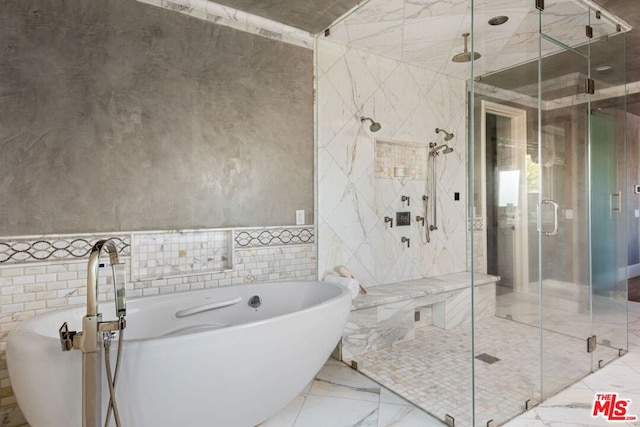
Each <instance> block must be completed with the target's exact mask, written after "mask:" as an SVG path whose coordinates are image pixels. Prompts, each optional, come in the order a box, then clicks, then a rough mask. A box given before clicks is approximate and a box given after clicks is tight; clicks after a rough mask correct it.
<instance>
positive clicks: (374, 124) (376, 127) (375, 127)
mask: <svg viewBox="0 0 640 427" xmlns="http://www.w3.org/2000/svg"><path fill="white" fill-rule="evenodd" d="M367 120H369V121H370V122H371V126H369V130H370V131H371V132H378V131H379V130H380V129H381V128H382V125H381V124H380V123H378V122H376V121H374V120H373V119H370V118H369V117H364V116H362V117H360V121H361V122H362V123H364V122H366V121H367Z"/></svg>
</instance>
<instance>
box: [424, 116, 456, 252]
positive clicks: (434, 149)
mask: <svg viewBox="0 0 640 427" xmlns="http://www.w3.org/2000/svg"><path fill="white" fill-rule="evenodd" d="M438 131H443V132H445V133H446V134H447V136H446V137H445V140H447V138H448V137H449V135H451V138H453V134H450V133H449V132H447V131H445V130H443V129H436V132H438ZM451 138H449V139H451ZM453 151H454V150H453V148H452V147H449V146H448V145H447V144H440V145H438V144H437V143H435V142H430V143H429V159H428V160H427V161H428V162H429V163H428V164H427V166H428V168H429V172H431V176H430V177H429V181H430V184H431V189H430V192H429V196H427V195H424V196H422V201H423V202H424V222H423V224H422V225H423V227H424V234H425V239H426V242H425V243H429V242H431V234H430V232H431V231H435V230H437V229H438V216H437V212H436V208H437V204H436V200H437V198H438V186H437V185H436V157H438V156H439V155H440V154H449V153H453ZM429 172H427V175H429ZM429 197H431V204H429ZM429 208H431V224H429Z"/></svg>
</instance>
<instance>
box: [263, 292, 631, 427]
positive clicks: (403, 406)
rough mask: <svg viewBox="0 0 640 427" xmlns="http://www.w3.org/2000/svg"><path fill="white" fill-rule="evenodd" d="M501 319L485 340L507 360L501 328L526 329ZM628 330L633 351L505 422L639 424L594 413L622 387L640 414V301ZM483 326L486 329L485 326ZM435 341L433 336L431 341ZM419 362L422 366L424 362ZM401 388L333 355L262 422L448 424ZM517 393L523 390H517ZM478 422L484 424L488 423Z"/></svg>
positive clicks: (363, 426) (418, 390)
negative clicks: (600, 400) (598, 402)
mask: <svg viewBox="0 0 640 427" xmlns="http://www.w3.org/2000/svg"><path fill="white" fill-rule="evenodd" d="M501 322H502V320H500V321H498V322H494V323H490V324H489V326H488V328H485V330H486V331H489V332H491V333H492V334H493V335H494V336H499V337H500V338H499V341H500V342H498V343H496V344H495V345H493V344H491V342H490V340H488V339H483V340H481V345H482V346H483V348H485V349H486V350H487V351H488V352H490V353H491V352H493V353H496V354H497V353H498V352H500V354H501V355H503V357H504V359H502V360H503V361H505V360H508V356H510V354H508V353H506V352H505V350H504V349H503V348H502V347H501V345H500V343H504V342H505V341H504V339H505V338H504V336H502V335H501V333H503V332H504V333H508V334H509V336H510V337H511V338H514V335H517V334H523V333H525V332H526V329H522V328H519V327H518V328H516V329H514V330H512V331H510V332H509V330H504V331H503V330H498V329H496V325H500V324H501ZM634 328H635V329H634ZM629 329H630V330H629V336H630V343H631V345H630V347H629V348H630V351H629V353H628V354H626V355H625V356H623V357H621V358H619V359H616V360H614V361H613V362H611V363H609V364H608V365H606V366H605V367H603V368H602V369H600V370H598V371H597V372H595V373H593V374H591V375H589V376H587V377H585V378H583V379H582V380H580V381H578V382H576V383H575V384H573V385H572V386H570V387H568V388H567V389H565V390H563V391H561V392H560V393H558V394H557V395H555V396H552V397H550V398H548V399H547V400H545V401H544V402H542V403H541V404H539V405H538V406H536V407H535V408H533V409H532V410H530V411H527V412H525V413H523V414H521V415H519V416H517V417H515V418H513V419H511V420H510V421H508V422H506V423H505V424H503V425H504V426H505V427H546V426H548V427H585V426H587V427H590V426H594V427H597V426H609V427H612V426H615V427H630V426H635V427H640V421H636V422H617V423H611V422H609V421H606V420H604V419H603V418H602V417H599V418H594V417H592V416H591V409H592V405H593V400H594V398H595V393H597V392H618V393H619V395H620V396H621V397H622V398H625V399H631V402H632V405H631V409H630V411H629V412H630V414H632V415H638V416H640V303H630V308H629ZM480 330H482V327H481V328H480ZM505 331H506V332H505ZM465 333H466V331H465ZM633 334H637V338H638V346H636V345H633V343H632V341H633V338H632V336H633ZM463 335H464V334H463ZM431 338H433V337H431ZM468 338H469V337H468V336H465V337H464V338H460V337H458V341H460V340H461V339H464V340H467V339H468ZM514 339H515V338H514ZM433 342H434V341H431V343H433ZM516 342H517V340H516ZM445 343H448V345H449V347H448V349H449V350H452V349H455V348H456V346H455V342H454V341H451V340H449V341H445ZM403 345H404V344H403ZM581 345H582V344H581ZM464 347H465V345H460V347H459V348H460V349H462V348H464ZM512 347H517V346H512ZM510 351H512V352H514V355H515V356H517V357H520V355H519V354H517V351H521V349H517V348H512V349H510ZM419 356H420V359H421V362H420V364H422V365H424V363H425V362H426V361H428V359H426V358H425V355H424V353H419ZM526 360H529V359H526ZM449 362H451V363H453V364H454V365H455V358H453V357H450V360H448V361H447V363H449ZM558 362H559V366H557V367H554V368H553V369H558V371H554V372H560V371H559V370H560V369H567V367H566V366H564V367H563V363H565V361H564V360H560V358H558ZM560 362H562V363H560ZM420 364H418V365H417V366H418V367H419V365H420ZM447 366H448V365H447ZM452 366H453V365H452ZM480 366H482V365H480ZM531 366H533V365H531ZM536 366H537V365H536ZM488 368H490V367H488ZM415 369H417V368H415ZM532 369H533V368H532ZM526 370H527V369H525V368H523V369H522V370H519V371H514V370H512V371H510V372H504V373H501V374H500V375H503V376H502V377H501V378H498V377H496V380H497V381H509V379H513V380H515V379H516V378H519V379H520V380H522V379H523V378H526V375H527V373H526ZM414 373H415V372H414ZM414 376H415V377H416V380H418V381H419V380H420V375H414ZM535 376H536V375H534V377H535ZM449 380H450V381H449V382H447V383H446V384H445V386H446V387H447V388H450V389H455V390H457V391H458V392H462V393H464V390H465V389H468V386H469V384H470V382H469V381H461V382H460V381H458V380H456V378H454V377H451V378H449ZM422 381H424V379H422ZM496 384H497V383H496ZM480 385H481V386H482V382H480ZM511 388H512V387H508V388H506V391H507V393H504V398H505V399H509V395H514V393H512V392H511ZM441 390H444V391H443V396H439V397H444V398H446V399H451V398H452V397H451V396H452V394H451V393H447V392H446V390H445V389H441ZM394 391H395V392H394ZM428 391H429V387H425V386H424V385H422V386H420V384H419V382H418V383H416V387H415V388H413V389H411V390H410V393H409V395H410V394H411V393H414V394H415V395H416V396H419V397H420V398H421V399H424V398H425V397H426V396H428V393H427V392H428ZM397 393H400V394H401V395H403V396H405V397H406V396H407V395H408V393H407V390H398V389H394V390H390V389H388V388H386V387H384V386H381V385H379V384H378V383H376V382H374V381H372V380H371V379H369V378H368V377H366V376H365V375H363V374H362V373H360V372H357V371H355V370H353V369H351V368H350V367H348V366H347V365H345V364H343V363H342V362H339V361H337V360H335V359H329V360H328V361H327V363H326V364H325V366H324V367H323V369H322V370H321V371H320V372H319V373H318V375H317V376H316V379H315V380H314V381H312V382H311V383H310V384H309V386H307V387H306V388H305V389H304V390H303V391H302V392H301V393H300V395H299V396H298V397H297V398H296V399H295V400H294V401H292V402H291V403H290V404H289V405H288V406H287V407H286V408H284V409H283V410H282V411H281V412H280V413H278V414H277V415H276V416H275V417H273V418H272V419H270V420H268V421H266V422H264V423H262V424H260V426H259V427H425V426H426V427H430V426H438V427H443V426H445V424H444V423H443V422H442V421H440V420H439V419H437V418H434V417H432V416H431V415H429V414H428V413H426V412H424V411H423V410H422V409H420V408H419V407H418V406H415V405H413V404H412V403H410V402H409V401H407V400H405V399H404V398H402V397H400V396H399V395H398V394H397ZM515 395H519V394H518V393H515ZM465 399H466V397H465ZM435 400H436V401H437V400H442V399H435ZM520 400H521V398H520V397H518V399H516V401H517V402H519V401H520ZM514 402H515V401H514ZM435 403H436V404H435V406H434V408H436V409H438V408H441V406H438V404H437V402H435ZM481 404H482V402H478V407H477V410H480V411H482V410H491V407H490V406H487V407H486V408H484V409H482V407H481ZM465 405H466V403H465ZM421 406H423V405H421ZM441 409H444V408H441ZM458 424H459V423H458V421H456V426H457V425H458ZM477 424H478V425H481V426H484V425H485V424H484V422H482V423H480V422H479V423H477Z"/></svg>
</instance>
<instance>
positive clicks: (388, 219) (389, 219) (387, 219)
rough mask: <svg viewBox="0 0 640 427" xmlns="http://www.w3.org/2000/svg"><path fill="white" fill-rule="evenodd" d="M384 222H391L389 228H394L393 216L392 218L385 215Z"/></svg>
mask: <svg viewBox="0 0 640 427" xmlns="http://www.w3.org/2000/svg"><path fill="white" fill-rule="evenodd" d="M384 222H385V223H387V222H388V223H389V228H393V218H391V217H390V216H385V217H384Z"/></svg>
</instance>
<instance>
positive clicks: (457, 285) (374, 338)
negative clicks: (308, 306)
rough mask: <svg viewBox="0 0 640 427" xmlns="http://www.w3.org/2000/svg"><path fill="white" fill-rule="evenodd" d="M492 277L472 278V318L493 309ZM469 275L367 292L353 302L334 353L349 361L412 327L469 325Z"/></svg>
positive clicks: (402, 337) (410, 333)
mask: <svg viewBox="0 0 640 427" xmlns="http://www.w3.org/2000/svg"><path fill="white" fill-rule="evenodd" d="M498 280H499V278H498V277H496V276H489V275H486V274H479V273H475V274H474V287H475V292H474V300H475V316H476V319H482V318H487V317H492V316H494V315H495V307H496V289H495V285H496V282H497V281H498ZM470 285H471V273H469V272H461V273H452V274H445V275H442V276H435V277H426V278H421V279H416V280H407V281H403V282H396V283H388V284H384V285H378V286H372V287H369V288H367V294H366V295H360V296H358V297H357V298H356V299H354V300H353V303H352V306H351V314H350V316H349V320H348V322H347V326H346V328H345V331H344V332H343V334H342V340H341V343H340V345H339V346H338V349H337V354H336V355H337V356H338V358H339V359H341V360H343V361H345V362H350V361H352V360H353V359H354V358H355V357H357V356H358V355H360V354H362V353H366V352H369V351H375V350H379V349H381V348H384V347H388V346H390V345H392V344H394V343H398V342H403V341H407V340H410V339H413V338H414V337H415V328H416V325H417V326H423V325H433V326H437V327H440V328H444V329H451V328H455V327H456V326H459V325H462V324H464V323H468V322H470V321H471V286H470Z"/></svg>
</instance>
